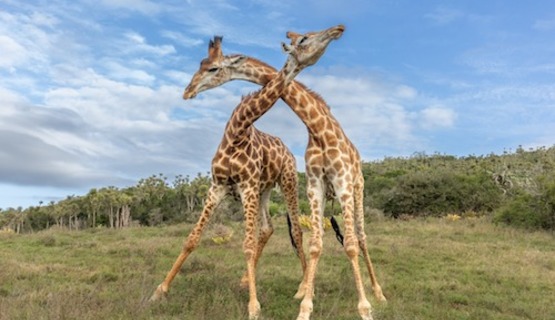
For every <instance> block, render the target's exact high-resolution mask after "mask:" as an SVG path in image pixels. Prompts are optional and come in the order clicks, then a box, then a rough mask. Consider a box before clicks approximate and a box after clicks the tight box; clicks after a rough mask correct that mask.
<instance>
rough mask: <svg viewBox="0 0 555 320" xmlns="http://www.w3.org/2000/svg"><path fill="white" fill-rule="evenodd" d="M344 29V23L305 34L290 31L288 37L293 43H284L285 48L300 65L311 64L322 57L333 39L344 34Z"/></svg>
mask: <svg viewBox="0 0 555 320" xmlns="http://www.w3.org/2000/svg"><path fill="white" fill-rule="evenodd" d="M343 31H345V26H343V25H338V26H335V27H331V28H329V29H326V30H322V31H319V32H308V33H305V34H298V33H295V32H292V31H289V32H287V38H289V39H291V44H290V45H287V44H285V43H282V46H283V50H284V51H285V52H287V53H289V56H290V59H294V60H295V61H296V63H297V64H298V65H299V66H301V67H307V66H311V65H313V64H315V63H316V62H317V61H318V59H320V57H321V56H322V55H323V54H324V52H325V51H326V48H327V47H328V44H330V42H331V41H332V40H336V39H339V38H340V37H341V35H343Z"/></svg>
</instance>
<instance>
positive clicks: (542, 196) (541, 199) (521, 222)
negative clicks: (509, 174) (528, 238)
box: [494, 177, 555, 230]
mask: <svg viewBox="0 0 555 320" xmlns="http://www.w3.org/2000/svg"><path fill="white" fill-rule="evenodd" d="M538 189H539V190H541V192H539V193H537V194H530V193H520V194H518V195H516V196H515V197H513V198H511V199H510V200H509V201H508V202H507V203H506V204H505V205H503V206H502V207H501V208H499V210H497V212H496V214H495V216H494V222H497V223H505V224H508V225H512V226H516V227H521V228H525V229H544V230H555V181H553V180H551V179H548V178H546V177H542V178H541V179H538Z"/></svg>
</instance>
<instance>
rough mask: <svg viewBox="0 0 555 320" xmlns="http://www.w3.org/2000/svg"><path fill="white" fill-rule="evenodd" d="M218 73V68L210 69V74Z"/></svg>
mask: <svg viewBox="0 0 555 320" xmlns="http://www.w3.org/2000/svg"><path fill="white" fill-rule="evenodd" d="M216 71H218V68H216V67H214V68H210V69H208V72H216Z"/></svg>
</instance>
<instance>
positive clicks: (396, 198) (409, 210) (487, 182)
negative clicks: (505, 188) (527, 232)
mask: <svg viewBox="0 0 555 320" xmlns="http://www.w3.org/2000/svg"><path fill="white" fill-rule="evenodd" d="M382 197H385V199H382V201H380V202H382V203H383V208H382V209H383V210H384V212H385V213H386V214H389V215H391V216H393V217H399V216H400V215H402V214H410V215H414V216H443V215H445V214H447V213H448V212H465V211H476V212H484V211H492V210H493V209H494V208H496V207H498V205H499V204H500V202H501V191H500V190H499V188H497V187H496V186H495V184H494V183H493V181H492V180H491V179H490V177H489V176H488V175H487V174H486V173H473V174H471V173H469V174H461V173H456V172H452V171H451V170H447V169H438V170H422V171H417V172H411V173H408V174H406V175H404V176H401V177H399V178H398V180H397V182H396V185H395V186H394V187H393V188H392V189H390V190H389V191H388V192H382Z"/></svg>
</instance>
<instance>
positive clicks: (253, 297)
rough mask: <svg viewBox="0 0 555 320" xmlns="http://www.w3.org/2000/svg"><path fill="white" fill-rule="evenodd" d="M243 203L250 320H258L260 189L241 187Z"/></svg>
mask: <svg viewBox="0 0 555 320" xmlns="http://www.w3.org/2000/svg"><path fill="white" fill-rule="evenodd" d="M240 188H241V190H242V192H241V201H242V202H243V210H244V212H245V240H244V242H243V252H244V254H245V260H246V262H247V278H248V287H249V306H248V309H249V320H257V319H258V317H259V315H260V302H258V298H257V294H256V262H255V259H256V250H257V237H256V225H257V215H258V209H259V201H260V199H259V193H258V189H257V188H255V187H251V186H245V185H243V186H241V187H240Z"/></svg>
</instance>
